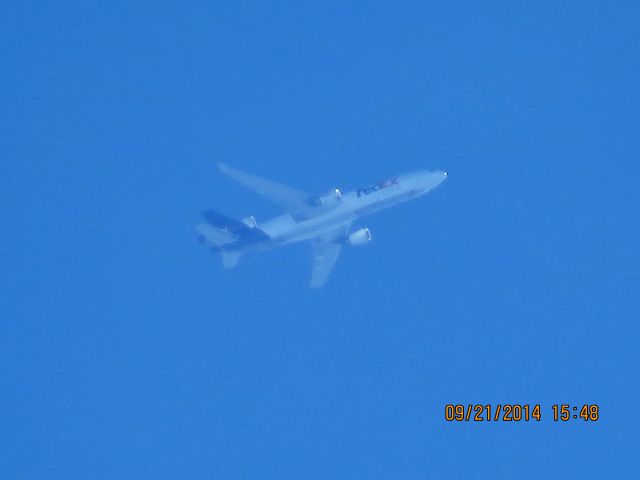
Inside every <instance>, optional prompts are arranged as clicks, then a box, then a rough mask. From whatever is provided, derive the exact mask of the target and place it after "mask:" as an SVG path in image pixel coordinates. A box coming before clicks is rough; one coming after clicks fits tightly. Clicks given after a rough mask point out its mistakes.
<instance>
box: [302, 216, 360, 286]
mask: <svg viewBox="0 0 640 480" xmlns="http://www.w3.org/2000/svg"><path fill="white" fill-rule="evenodd" d="M350 227H351V221H348V222H346V223H344V224H343V225H341V226H340V227H338V228H336V229H334V230H332V231H330V232H327V233H326V234H323V235H322V236H319V237H317V238H315V239H313V240H312V241H311V248H312V249H313V265H312V269H311V282H310V284H309V285H310V286H311V288H320V287H322V286H323V285H324V284H325V282H326V281H327V278H329V274H330V273H331V270H333V267H334V265H335V264H336V260H338V256H339V255H340V251H341V250H342V243H341V240H342V239H343V238H344V236H345V235H346V234H347V232H348V231H349V228H350Z"/></svg>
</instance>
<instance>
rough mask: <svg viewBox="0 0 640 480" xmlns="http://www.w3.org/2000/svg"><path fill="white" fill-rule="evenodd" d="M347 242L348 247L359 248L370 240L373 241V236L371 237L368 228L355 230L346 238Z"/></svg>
mask: <svg viewBox="0 0 640 480" xmlns="http://www.w3.org/2000/svg"><path fill="white" fill-rule="evenodd" d="M347 240H348V242H349V244H350V245H352V246H354V247H359V246H361V245H366V244H367V243H369V242H370V241H371V240H373V236H372V235H371V231H370V230H369V229H368V228H361V229H360V230H356V231H355V232H353V233H352V234H350V235H349V236H348V237H347Z"/></svg>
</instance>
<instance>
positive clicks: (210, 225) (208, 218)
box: [196, 210, 269, 269]
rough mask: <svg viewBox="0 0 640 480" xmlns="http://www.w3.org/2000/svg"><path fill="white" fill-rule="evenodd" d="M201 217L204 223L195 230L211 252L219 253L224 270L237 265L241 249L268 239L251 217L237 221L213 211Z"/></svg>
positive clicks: (204, 213) (206, 212)
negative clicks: (209, 247)
mask: <svg viewBox="0 0 640 480" xmlns="http://www.w3.org/2000/svg"><path fill="white" fill-rule="evenodd" d="M202 216H203V217H204V219H205V222H204V223H201V224H200V225H198V226H197V228H196V229H197V231H198V232H199V233H200V240H201V242H203V243H208V244H209V245H210V246H211V250H212V251H214V252H220V256H221V257H222V265H223V266H224V268H227V269H230V268H233V267H235V266H236V265H237V264H238V261H240V257H241V256H242V250H241V249H242V248H243V247H245V246H248V245H251V244H254V243H258V242H261V241H265V240H268V239H269V236H268V235H267V234H266V233H264V232H263V231H262V230H260V229H259V228H257V226H256V222H255V219H254V218H253V217H250V218H248V219H244V220H243V221H238V220H234V219H232V218H229V217H226V216H225V215H222V214H221V213H218V212H216V211H214V210H207V211H205V212H203V213H202Z"/></svg>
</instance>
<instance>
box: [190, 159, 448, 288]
mask: <svg viewBox="0 0 640 480" xmlns="http://www.w3.org/2000/svg"><path fill="white" fill-rule="evenodd" d="M219 167H220V170H221V171H222V172H223V173H224V174H226V175H228V176H229V177H231V178H232V179H234V180H236V181H237V182H239V183H241V184H242V185H244V186H245V187H248V188H250V189H251V190H254V191H255V192H257V193H258V194H259V195H262V196H263V197H265V198H267V199H269V200H272V201H274V202H276V203H277V204H279V205H280V206H281V207H282V208H283V209H284V211H286V212H287V213H286V214H285V215H281V216H278V217H275V218H272V219H270V220H267V221H265V222H264V223H261V224H260V225H258V224H257V223H256V220H255V218H254V217H252V216H251V217H247V218H244V219H243V220H241V221H238V220H233V219H231V218H228V217H226V216H224V215H222V214H220V213H217V212H215V211H213V210H207V211H205V212H203V213H202V215H203V217H204V219H205V223H201V224H200V225H198V226H197V230H198V232H199V234H200V235H199V239H200V241H201V242H202V243H206V244H208V245H209V246H210V247H211V250H212V251H214V252H220V254H221V256H222V263H223V265H224V267H225V268H233V267H235V266H236V264H237V263H238V260H240V257H241V256H242V255H243V254H244V253H247V252H253V251H260V250H267V249H270V248H275V247H279V246H281V245H288V244H290V243H294V242H302V241H309V242H311V247H312V249H313V269H312V274H311V284H310V286H311V287H313V288H319V287H321V286H322V285H324V283H325V282H326V280H327V278H328V276H329V273H331V270H332V268H333V266H334V264H335V262H336V260H337V259H338V255H339V254H340V250H342V247H343V246H344V245H352V246H360V245H365V244H367V243H369V242H370V241H371V238H372V237H371V232H370V231H369V229H368V228H360V229H358V230H355V231H353V232H351V224H352V223H353V221H354V220H355V219H356V218H359V217H362V216H364V215H368V214H370V213H373V212H376V211H378V210H382V209H383V208H387V207H391V206H393V205H396V204H398V203H402V202H405V201H407V200H410V199H412V198H417V197H419V196H421V195H424V194H425V193H427V192H428V191H429V190H431V189H433V188H435V187H437V186H438V185H440V184H441V183H442V182H443V181H444V180H445V179H446V178H447V172H444V171H442V170H435V171H427V170H422V171H418V172H413V173H409V174H405V175H400V176H398V177H393V178H389V179H387V180H383V181H381V182H379V183H376V184H374V185H371V186H369V187H366V188H359V189H357V190H355V191H353V192H349V193H345V194H343V193H342V192H341V191H340V190H339V189H338V188H334V189H333V190H331V191H330V192H329V193H327V194H326V195H323V196H313V195H309V194H307V193H305V192H302V191H300V190H296V189H293V188H290V187H287V186H285V185H281V184H279V183H276V182H272V181H271V180H266V179H264V178H260V177H257V176H255V175H252V174H250V173H245V172H242V171H240V170H237V169H234V168H231V167H228V166H226V165H224V164H219Z"/></svg>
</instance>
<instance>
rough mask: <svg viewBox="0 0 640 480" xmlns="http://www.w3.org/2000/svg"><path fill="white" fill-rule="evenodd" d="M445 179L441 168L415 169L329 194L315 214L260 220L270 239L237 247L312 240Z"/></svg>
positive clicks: (258, 247)
mask: <svg viewBox="0 0 640 480" xmlns="http://www.w3.org/2000/svg"><path fill="white" fill-rule="evenodd" d="M446 178H447V173H446V172H444V171H441V170H436V171H419V172H414V173H410V174H405V175H400V176H398V177H394V178H391V179H388V180H384V181H382V182H379V183H377V184H375V185H372V186H370V187H367V188H363V189H357V190H354V191H351V192H348V193H345V194H342V195H341V196H340V198H335V197H332V196H331V195H329V196H327V201H329V202H335V205H325V207H326V211H322V209H321V207H319V210H320V211H319V212H318V215H317V216H314V217H311V218H307V219H302V220H296V219H295V218H294V216H293V215H290V214H284V215H279V216H277V217H274V218H271V219H268V220H266V221H264V222H260V224H259V228H260V229H261V230H262V231H263V232H264V233H266V234H267V235H268V236H269V237H270V239H269V240H265V241H261V242H258V243H255V244H251V245H245V246H243V247H240V250H242V251H243V252H247V251H255V250H265V249H270V248H275V247H278V246H282V245H288V244H291V243H296V242H302V241H308V240H313V239H315V238H318V237H321V236H322V235H323V234H324V232H331V231H334V230H335V229H337V228H339V227H340V226H341V225H344V224H347V223H350V222H352V221H354V220H356V219H358V218H361V217H364V216H365V215H369V214H371V213H374V212H377V211H379V210H383V209H386V208H389V207H392V206H394V205H397V204H400V203H403V202H406V201H408V200H411V199H414V198H417V197H420V196H422V195H424V194H425V193H427V192H428V191H429V190H432V189H433V188H435V187H437V186H438V185H439V184H440V183H442V182H443V181H444V180H445V179H446Z"/></svg>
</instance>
